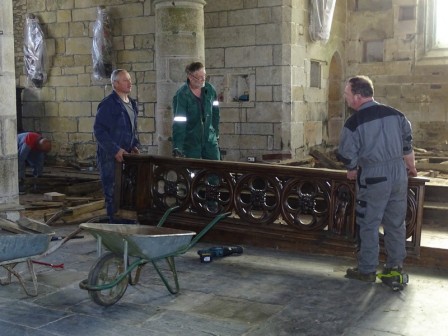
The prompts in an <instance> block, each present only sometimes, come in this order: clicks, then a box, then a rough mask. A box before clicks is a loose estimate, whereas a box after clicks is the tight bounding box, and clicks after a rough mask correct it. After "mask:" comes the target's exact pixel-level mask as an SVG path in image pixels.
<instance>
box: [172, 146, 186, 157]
mask: <svg viewBox="0 0 448 336" xmlns="http://www.w3.org/2000/svg"><path fill="white" fill-rule="evenodd" d="M173 156H174V157H185V155H184V154H183V153H182V152H181V151H180V150H179V149H177V148H174V149H173Z"/></svg>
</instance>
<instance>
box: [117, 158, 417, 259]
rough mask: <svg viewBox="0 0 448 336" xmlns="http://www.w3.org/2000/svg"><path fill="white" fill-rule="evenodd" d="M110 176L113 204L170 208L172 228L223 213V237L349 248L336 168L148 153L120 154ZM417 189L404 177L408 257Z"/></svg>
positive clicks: (413, 248) (350, 224)
mask: <svg viewBox="0 0 448 336" xmlns="http://www.w3.org/2000/svg"><path fill="white" fill-rule="evenodd" d="M117 171H118V172H119V174H118V175H119V176H118V178H117V186H118V187H117V195H118V196H117V198H118V199H117V203H118V206H119V207H120V208H122V209H126V210H135V211H137V213H138V214H140V215H142V216H145V214H146V215H147V214H151V218H154V214H158V215H160V213H163V211H165V210H166V209H168V208H169V207H172V206H174V205H177V206H180V208H179V209H178V210H177V214H178V215H177V217H176V215H175V219H176V221H177V222H178V224H179V225H187V226H188V225H192V226H197V225H199V223H200V222H204V224H205V223H207V222H208V221H209V220H210V218H211V217H214V216H216V215H217V214H218V213H223V212H228V211H230V212H232V216H231V217H230V218H229V219H227V220H226V221H225V222H223V223H220V224H219V230H221V231H222V232H224V231H225V230H227V233H228V234H229V235H230V232H235V230H238V233H234V234H239V235H246V236H250V235H251V234H252V235H254V237H255V236H256V237H258V238H257V239H259V240H263V239H267V240H268V241H269V239H272V237H281V239H282V240H289V241H290V243H289V244H299V243H300V242H302V240H303V242H304V243H306V244H310V245H311V244H316V243H317V242H319V244H323V243H325V244H330V245H331V244H336V245H338V244H348V245H350V246H351V247H353V245H354V244H356V235H357V228H356V225H355V215H354V200H355V198H356V190H355V184H354V182H353V181H349V180H347V179H346V174H345V172H344V171H337V170H328V169H311V168H302V167H294V166H281V165H266V164H253V163H240V162H226V161H219V162H218V161H208V160H193V159H182V158H169V157H160V156H149V155H138V156H132V155H128V156H126V157H125V162H124V164H122V165H120V167H118V168H117ZM424 188H425V180H424V179H420V178H410V180H409V193H408V210H407V217H406V231H407V238H408V246H407V248H408V252H409V253H411V254H416V255H418V253H419V249H420V239H421V219H422V212H423V198H424ZM156 217H157V216H156ZM214 230H215V229H214ZM223 234H224V233H223ZM262 235H265V237H264V238H263V237H262ZM282 244H283V243H282Z"/></svg>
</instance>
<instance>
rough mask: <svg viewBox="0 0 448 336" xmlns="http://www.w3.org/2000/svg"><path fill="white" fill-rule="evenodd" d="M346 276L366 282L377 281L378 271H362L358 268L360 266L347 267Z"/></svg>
mask: <svg viewBox="0 0 448 336" xmlns="http://www.w3.org/2000/svg"><path fill="white" fill-rule="evenodd" d="M345 277H346V278H348V279H355V280H359V281H364V282H375V280H376V272H371V273H361V272H360V271H359V270H358V267H355V268H349V269H347V273H346V274H345Z"/></svg>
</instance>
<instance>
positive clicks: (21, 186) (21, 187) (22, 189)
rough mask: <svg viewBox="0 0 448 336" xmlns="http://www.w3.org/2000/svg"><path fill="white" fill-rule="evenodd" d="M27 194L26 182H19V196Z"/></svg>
mask: <svg viewBox="0 0 448 336" xmlns="http://www.w3.org/2000/svg"><path fill="white" fill-rule="evenodd" d="M25 194H26V185H25V182H19V195H25Z"/></svg>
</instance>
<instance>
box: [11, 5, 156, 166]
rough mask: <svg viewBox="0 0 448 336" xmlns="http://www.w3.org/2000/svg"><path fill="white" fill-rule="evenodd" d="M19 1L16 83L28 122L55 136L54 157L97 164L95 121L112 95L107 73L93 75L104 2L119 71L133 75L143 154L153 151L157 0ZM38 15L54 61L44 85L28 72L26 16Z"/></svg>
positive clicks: (25, 122) (29, 126)
mask: <svg viewBox="0 0 448 336" xmlns="http://www.w3.org/2000/svg"><path fill="white" fill-rule="evenodd" d="M13 3H14V22H15V23H16V29H15V50H16V77H17V83H16V84H17V86H23V87H25V90H24V91H23V97H22V99H23V127H24V129H25V130H33V131H37V132H41V133H43V134H44V135H46V136H48V137H49V138H51V139H53V142H54V147H53V148H54V149H53V151H52V153H51V154H49V156H50V157H51V156H53V157H57V158H61V159H67V160H76V161H93V160H94V159H95V152H96V145H95V141H94V138H93V133H92V129H93V121H94V117H95V113H96V109H97V106H98V103H99V102H100V101H101V100H102V99H103V98H104V97H105V96H106V95H108V94H109V93H110V92H111V85H110V80H109V79H108V78H105V79H101V80H96V79H94V77H93V75H92V54H91V48H92V36H93V24H94V22H95V20H96V15H97V6H100V5H104V6H106V8H107V10H108V13H109V16H110V18H111V25H112V31H113V60H114V62H113V63H114V67H115V68H125V69H127V70H128V71H129V72H130V74H131V77H132V79H133V88H132V93H131V96H132V97H134V98H137V99H138V103H139V133H140V141H141V143H142V145H143V149H144V151H151V147H152V146H153V133H154V130H155V126H154V125H155V121H154V107H155V103H156V87H155V71H154V16H153V15H152V11H151V1H140V0H134V1H121V0H104V1H93V2H92V1H89V0H65V1H58V0H53V1H48V0H47V1H46V0H27V1H24V0H16V1H14V2H13ZM27 13H32V14H34V15H35V16H36V17H37V18H39V21H40V24H41V27H42V29H43V31H44V35H45V38H46V47H47V58H48V71H47V72H48V80H47V82H46V83H45V85H44V86H43V88H42V89H38V88H35V87H32V86H30V85H29V83H28V81H27V78H26V76H25V74H24V61H23V27H24V24H25V14H27Z"/></svg>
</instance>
